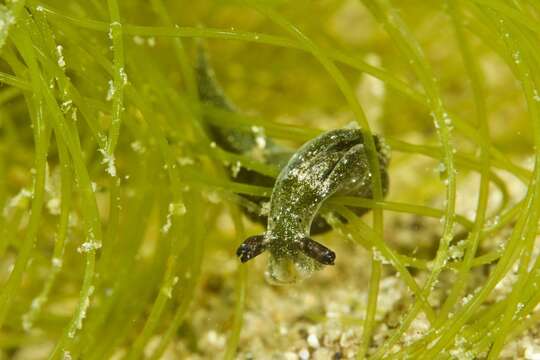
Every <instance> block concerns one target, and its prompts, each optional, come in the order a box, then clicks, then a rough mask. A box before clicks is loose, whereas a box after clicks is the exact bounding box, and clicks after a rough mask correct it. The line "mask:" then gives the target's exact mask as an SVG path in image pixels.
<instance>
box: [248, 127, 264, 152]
mask: <svg viewBox="0 0 540 360" xmlns="http://www.w3.org/2000/svg"><path fill="white" fill-rule="evenodd" d="M251 131H252V132H253V134H255V143H256V144H257V147H258V148H259V149H264V148H265V147H266V136H265V135H264V129H263V128H262V127H260V126H252V127H251Z"/></svg>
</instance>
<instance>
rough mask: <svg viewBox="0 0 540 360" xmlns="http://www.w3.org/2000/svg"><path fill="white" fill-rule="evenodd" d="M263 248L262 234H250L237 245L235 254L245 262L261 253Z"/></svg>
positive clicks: (264, 245)
mask: <svg viewBox="0 0 540 360" xmlns="http://www.w3.org/2000/svg"><path fill="white" fill-rule="evenodd" d="M264 250H266V244H265V243H264V235H255V236H250V237H248V238H247V239H246V240H245V241H244V242H243V243H242V244H241V245H240V246H239V247H238V249H237V250H236V256H238V257H239V258H240V261H241V262H243V263H245V262H246V261H249V260H251V259H253V258H254V257H256V256H257V255H259V254H261V253H262V252H263V251H264Z"/></svg>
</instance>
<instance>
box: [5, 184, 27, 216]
mask: <svg viewBox="0 0 540 360" xmlns="http://www.w3.org/2000/svg"><path fill="white" fill-rule="evenodd" d="M32 197H33V193H32V192H31V191H30V190H28V189H21V191H19V192H18V193H17V195H15V196H14V197H12V198H11V199H10V200H9V201H8V202H7V204H6V206H4V211H3V215H4V216H7V215H8V214H9V210H11V209H14V208H16V207H18V208H21V209H22V208H25V207H27V206H28V200H29V199H32Z"/></svg>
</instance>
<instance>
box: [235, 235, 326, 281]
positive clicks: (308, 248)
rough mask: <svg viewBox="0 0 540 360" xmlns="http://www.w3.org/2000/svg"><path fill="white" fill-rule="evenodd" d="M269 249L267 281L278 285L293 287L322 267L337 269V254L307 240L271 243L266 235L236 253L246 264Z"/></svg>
mask: <svg viewBox="0 0 540 360" xmlns="http://www.w3.org/2000/svg"><path fill="white" fill-rule="evenodd" d="M266 249H269V251H270V258H269V261H268V269H267V271H266V279H267V281H268V282H270V283H271V284H274V285H285V284H292V283H295V282H298V281H300V280H303V279H305V278H307V277H309V276H310V275H311V274H312V273H313V272H314V271H316V270H318V269H320V268H321V266H322V265H334V261H335V259H336V254H335V253H334V252H333V251H332V250H330V249H328V248H327V247H326V246H324V245H322V244H320V243H318V242H316V241H315V240H313V239H311V238H309V237H304V238H301V239H299V240H297V241H292V242H282V241H269V240H267V239H265V236H264V235H255V236H251V237H249V238H247V239H246V240H245V241H244V242H243V243H242V244H241V245H240V246H239V247H238V250H237V251H236V255H237V256H238V257H239V258H240V261H241V262H243V263H244V262H246V261H249V260H251V259H253V258H254V257H256V256H257V255H259V254H261V253H262V252H264V251H265V250H266Z"/></svg>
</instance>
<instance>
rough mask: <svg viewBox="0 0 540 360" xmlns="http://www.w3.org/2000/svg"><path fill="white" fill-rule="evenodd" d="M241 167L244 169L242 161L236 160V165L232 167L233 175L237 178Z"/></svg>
mask: <svg viewBox="0 0 540 360" xmlns="http://www.w3.org/2000/svg"><path fill="white" fill-rule="evenodd" d="M240 169H242V163H241V162H240V161H236V162H235V163H234V165H233V166H232V167H231V175H232V176H233V177H234V178H235V177H237V176H238V173H239V172H240Z"/></svg>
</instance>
